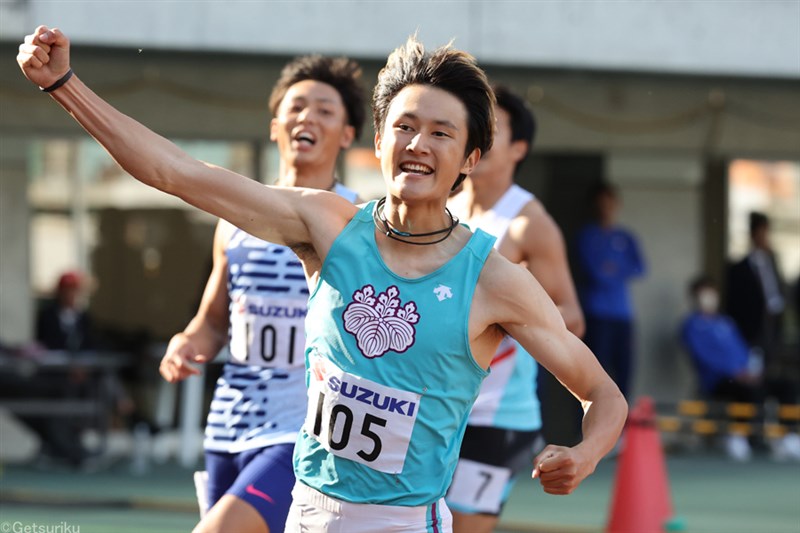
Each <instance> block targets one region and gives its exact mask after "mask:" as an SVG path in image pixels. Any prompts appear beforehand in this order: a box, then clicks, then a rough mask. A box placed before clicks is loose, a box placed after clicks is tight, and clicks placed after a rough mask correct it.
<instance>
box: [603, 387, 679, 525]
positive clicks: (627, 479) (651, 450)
mask: <svg viewBox="0 0 800 533" xmlns="http://www.w3.org/2000/svg"><path fill="white" fill-rule="evenodd" d="M671 516H672V503H671V501H670V495H669V481H668V480H667V468H666V463H665V461H664V452H663V451H662V449H661V441H660V439H659V436H658V429H657V428H656V414H655V407H654V406H653V400H652V398H648V397H644V398H641V399H640V400H639V401H638V403H637V404H636V406H635V407H634V408H633V409H632V410H631V412H630V414H629V416H628V423H627V424H626V429H625V433H624V441H623V443H622V452H621V453H620V456H619V464H618V466H617V477H616V481H615V484H614V494H613V500H612V504H611V516H610V518H609V520H608V527H607V528H606V531H607V533H658V532H662V531H666V530H671V531H674V530H675V529H676V528H675V526H676V525H677V524H674V523H669V524H668V522H669V521H670V517H671ZM673 522H674V521H673ZM678 529H682V528H678Z"/></svg>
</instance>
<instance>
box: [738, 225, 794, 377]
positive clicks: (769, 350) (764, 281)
mask: <svg viewBox="0 0 800 533" xmlns="http://www.w3.org/2000/svg"><path fill="white" fill-rule="evenodd" d="M769 230H770V221H769V218H768V217H767V216H766V215H765V214H763V213H759V212H752V213H750V252H749V253H748V254H747V255H746V256H745V257H744V258H742V259H741V260H740V261H738V262H736V263H734V264H733V265H731V267H730V269H729V272H728V283H727V289H726V296H727V309H728V313H730V315H731V317H733V320H734V321H735V322H736V325H737V327H738V328H739V331H741V333H742V335H743V336H744V339H745V340H746V341H747V343H748V345H749V346H750V348H751V349H753V350H754V351H755V352H756V354H760V355H761V357H763V358H764V364H765V366H766V369H767V372H768V373H771V374H775V373H778V372H780V369H779V366H780V360H779V359H780V349H781V346H782V332H783V329H782V326H781V321H782V317H783V312H784V309H785V308H786V301H785V298H784V295H785V285H784V282H783V278H782V277H781V274H780V272H779V270H778V266H777V262H776V258H775V253H774V252H773V250H772V245H771V243H770V237H769Z"/></svg>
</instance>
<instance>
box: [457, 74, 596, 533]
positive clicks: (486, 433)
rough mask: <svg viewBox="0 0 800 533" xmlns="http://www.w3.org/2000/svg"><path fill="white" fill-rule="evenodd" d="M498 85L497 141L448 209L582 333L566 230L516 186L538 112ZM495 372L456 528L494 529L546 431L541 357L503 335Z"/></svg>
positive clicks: (476, 418) (478, 416) (464, 477)
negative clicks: (490, 240) (532, 280)
mask: <svg viewBox="0 0 800 533" xmlns="http://www.w3.org/2000/svg"><path fill="white" fill-rule="evenodd" d="M494 91H495V95H496V97H497V105H496V107H495V115H496V117H497V128H496V130H495V140H494V144H493V145H492V149H491V150H490V151H489V152H488V153H487V154H486V155H485V156H484V157H483V158H481V162H480V163H479V164H478V166H477V167H476V168H475V170H474V171H473V172H472V173H471V174H470V175H469V178H467V180H465V182H464V186H463V188H462V190H461V191H460V192H459V193H458V194H456V195H455V196H453V197H451V198H450V200H449V201H448V207H449V208H450V209H451V210H452V211H453V213H454V214H457V215H458V216H459V217H460V218H461V220H462V221H463V222H465V223H466V224H467V225H469V226H470V227H471V228H473V229H474V228H480V229H482V230H484V231H486V232H488V233H489V234H491V235H494V236H495V237H497V241H496V242H495V249H497V250H498V251H499V252H500V253H501V254H502V255H503V256H505V257H506V258H508V259H509V260H511V261H513V262H515V263H520V264H523V265H525V266H526V267H527V268H528V270H530V272H531V273H532V274H533V275H534V276H535V277H536V279H537V280H538V281H539V283H541V284H542V288H543V289H544V290H545V291H547V294H548V295H549V296H550V297H551V298H552V299H553V302H554V303H555V304H556V305H557V306H558V309H559V311H560V312H561V316H562V317H563V318H564V321H565V322H566V325H567V328H568V329H569V330H570V331H571V332H572V333H574V334H575V335H578V336H580V335H581V334H582V333H583V315H582V313H581V310H580V306H579V304H578V298H577V296H576V292H575V288H574V286H573V284H572V279H571V278H570V275H569V266H568V264H567V256H566V250H565V246H564V239H563V237H562V235H561V231H560V230H559V229H558V226H556V224H555V222H554V221H553V219H552V218H551V217H550V215H548V214H547V211H545V209H544V207H543V206H542V204H541V202H539V201H538V200H537V199H536V198H535V197H534V196H533V194H531V193H529V192H528V191H526V190H524V189H522V188H521V187H520V186H519V185H516V184H515V183H514V177H515V175H516V173H517V171H518V169H519V167H520V165H521V164H522V162H523V161H524V159H525V158H526V156H527V155H528V153H529V151H530V147H531V145H532V143H533V138H534V135H535V129H536V128H535V124H536V123H535V121H534V118H533V114H532V113H531V111H530V110H529V109H528V107H527V106H526V105H525V102H524V101H523V100H522V99H521V98H519V97H518V96H516V95H515V94H513V93H512V92H511V91H510V90H508V89H507V88H505V87H503V86H495V87H494ZM534 355H535V354H534ZM490 368H491V373H490V374H489V376H487V378H486V379H485V380H484V381H483V385H482V386H481V390H480V394H479V395H478V398H477V400H476V401H475V405H473V407H472V412H471V413H470V417H469V423H468V426H467V430H466V433H465V435H464V442H463V443H462V447H461V455H460V459H459V463H458V466H457V467H456V472H455V475H454V477H453V483H452V484H451V486H450V489H449V491H448V494H447V504H448V505H449V507H450V509H451V511H452V513H453V524H454V531H455V532H456V533H484V532H485V533H489V532H491V531H493V530H494V528H495V526H496V525H497V521H498V518H499V515H500V512H501V510H502V507H503V504H504V503H505V501H506V500H507V498H508V496H509V493H510V490H511V487H512V485H513V482H514V478H515V475H516V474H518V473H519V472H521V471H523V470H524V469H527V468H529V467H530V464H531V460H532V459H533V456H534V443H535V441H536V440H537V436H538V435H540V429H541V425H542V419H541V413H540V404H539V399H538V396H537V392H536V373H537V364H536V362H535V361H534V360H533V359H532V358H531V357H530V355H529V354H527V353H526V352H525V350H524V349H523V348H522V347H521V346H520V345H519V343H517V342H516V341H514V340H513V339H511V338H510V337H506V338H505V339H504V340H503V342H502V343H501V345H500V347H499V348H498V350H497V353H496V354H495V356H494V358H493V360H492V363H491V367H490Z"/></svg>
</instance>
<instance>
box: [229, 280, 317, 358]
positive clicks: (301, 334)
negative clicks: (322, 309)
mask: <svg viewBox="0 0 800 533" xmlns="http://www.w3.org/2000/svg"><path fill="white" fill-rule="evenodd" d="M306 313H307V303H306V301H305V300H297V299H291V298H272V297H268V298H266V297H264V296H258V295H247V294H241V295H239V296H237V297H236V298H235V299H234V301H233V302H232V304H231V315H230V317H231V343H230V348H231V358H232V359H233V360H234V361H235V362H237V363H241V364H243V365H256V366H263V367H280V368H290V367H294V366H302V365H304V364H305V359H304V352H305V329H304V327H305V318H306Z"/></svg>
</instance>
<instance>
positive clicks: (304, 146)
mask: <svg viewBox="0 0 800 533" xmlns="http://www.w3.org/2000/svg"><path fill="white" fill-rule="evenodd" d="M354 136H355V130H354V128H353V126H350V125H349V124H348V123H347V111H346V109H345V106H344V103H343V102H342V98H341V95H340V94H339V92H338V91H337V90H336V89H334V88H333V87H332V86H331V85H328V84H327V83H323V82H320V81H316V80H303V81H301V82H298V83H295V84H294V85H292V86H291V87H290V88H289V90H288V91H286V95H285V96H284V97H283V99H282V100H281V103H280V105H279V106H278V109H277V113H276V116H275V118H273V119H272V122H271V123H270V140H272V141H273V142H276V143H277V144H278V150H279V152H280V154H281V160H282V162H284V163H286V164H288V165H291V166H296V167H300V166H303V165H310V166H332V165H333V164H335V162H336V157H337V156H338V155H339V151H340V150H342V149H345V148H347V147H348V146H350V144H351V143H352V142H353V138H354Z"/></svg>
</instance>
